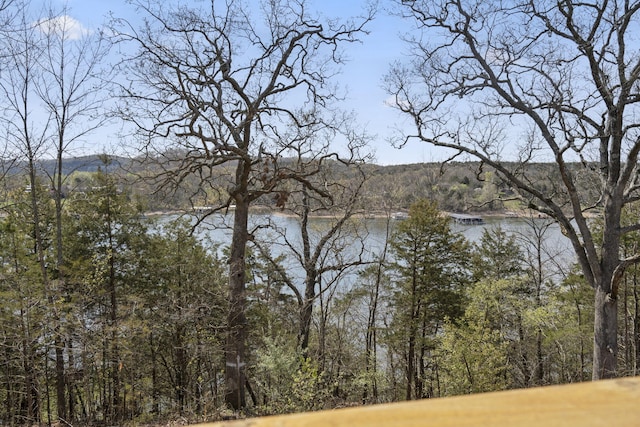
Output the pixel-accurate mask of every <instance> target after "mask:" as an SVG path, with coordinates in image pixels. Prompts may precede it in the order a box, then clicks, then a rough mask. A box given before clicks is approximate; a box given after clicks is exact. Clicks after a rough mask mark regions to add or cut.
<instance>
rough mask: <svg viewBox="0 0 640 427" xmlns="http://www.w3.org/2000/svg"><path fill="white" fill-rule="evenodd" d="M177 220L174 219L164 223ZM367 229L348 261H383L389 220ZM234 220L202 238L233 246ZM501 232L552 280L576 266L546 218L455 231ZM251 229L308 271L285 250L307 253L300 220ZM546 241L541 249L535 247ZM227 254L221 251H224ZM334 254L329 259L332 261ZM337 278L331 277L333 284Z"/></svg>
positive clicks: (349, 249)
mask: <svg viewBox="0 0 640 427" xmlns="http://www.w3.org/2000/svg"><path fill="white" fill-rule="evenodd" d="M171 218H173V217H172V216H168V217H166V218H164V219H163V220H168V219H171ZM362 221H364V224H363V227H361V228H362V229H364V230H366V231H364V232H363V233H362V240H360V239H358V238H357V236H356V235H355V234H350V235H346V236H343V237H342V239H341V240H340V242H339V245H341V246H340V247H341V248H342V249H341V250H340V251H339V254H338V255H335V256H344V257H345V258H349V257H351V258H353V257H355V256H357V254H358V253H360V252H362V254H363V258H364V259H366V260H373V259H375V258H376V257H378V256H379V255H380V254H381V253H382V250H383V248H384V243H385V238H386V231H387V230H386V226H387V221H386V219H383V218H370V219H364V220H362ZM232 223H233V216H232V215H231V214H228V215H225V216H222V215H221V216H218V217H215V218H213V217H212V218H209V219H207V221H206V222H205V223H203V224H201V225H200V226H199V227H198V229H197V230H198V233H199V234H200V235H201V236H203V237H206V238H208V239H210V240H211V241H213V242H216V243H219V244H220V246H221V247H224V246H227V245H229V243H230V242H231V226H232ZM329 223H330V222H329V220H327V219H321V218H316V219H313V221H312V224H311V227H310V229H311V233H312V244H315V242H317V241H318V240H319V239H320V238H321V237H322V235H323V234H324V231H325V230H326V228H327V227H328V226H329ZM397 223H398V221H395V220H391V222H390V226H391V227H393V226H394V225H395V224H397ZM267 224H270V225H272V226H275V227H276V228H277V229H278V230H279V233H275V232H273V231H270V229H269V228H267V227H264V226H265V225H267ZM496 227H501V228H502V229H503V230H504V231H505V232H507V233H509V234H513V235H514V236H515V237H516V239H517V240H518V242H519V243H520V245H521V248H522V249H523V251H524V252H525V253H527V252H528V253H530V254H531V255H530V256H533V257H535V254H536V250H537V247H538V246H540V247H541V250H542V259H543V262H544V263H545V270H547V271H546V273H547V275H548V277H549V278H551V277H555V278H558V277H557V275H561V274H562V271H565V270H567V269H568V267H569V266H570V265H571V264H573V263H574V260H575V255H574V254H573V249H572V248H571V245H570V243H569V240H568V239H567V238H566V237H565V236H563V235H562V233H561V232H560V228H559V227H558V225H557V224H553V223H550V222H549V221H548V220H544V219H523V218H485V221H484V223H483V224H481V225H461V224H455V223H452V229H453V230H454V231H456V232H459V233H461V234H462V235H463V236H464V237H465V238H466V239H467V240H469V241H470V242H477V241H478V240H479V239H480V237H481V236H482V233H483V232H484V230H487V229H491V228H496ZM250 228H251V229H252V230H255V232H254V235H255V237H256V238H257V239H259V240H261V241H263V242H266V243H268V245H269V247H270V249H271V251H272V253H273V254H275V255H279V254H284V255H285V266H286V267H287V270H288V271H290V272H291V273H292V274H293V275H294V276H296V275H298V276H300V278H302V269H301V267H300V265H299V263H297V260H296V257H295V255H294V254H293V253H292V252H291V249H289V248H287V247H286V246H285V245H284V242H285V241H287V242H288V243H289V244H290V245H292V246H293V247H294V248H297V250H298V251H299V250H301V243H300V242H301V239H300V226H299V224H298V221H297V218H295V217H290V216H285V215H280V214H278V213H269V214H254V215H252V216H251V217H250ZM538 241H539V242H540V245H537V244H536V243H535V242H538ZM220 250H221V249H220ZM333 257H334V255H331V254H330V255H329V256H328V260H329V261H330V260H331V259H332V258H333ZM330 279H331V277H329V278H327V280H330Z"/></svg>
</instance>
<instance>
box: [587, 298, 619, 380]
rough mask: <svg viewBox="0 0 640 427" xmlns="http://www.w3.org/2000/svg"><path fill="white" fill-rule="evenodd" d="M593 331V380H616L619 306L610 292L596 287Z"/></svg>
mask: <svg viewBox="0 0 640 427" xmlns="http://www.w3.org/2000/svg"><path fill="white" fill-rule="evenodd" d="M594 305H595V317H594V331H593V377H592V378H593V380H594V381H595V380H599V379H606V378H614V377H615V376H616V372H617V355H618V305H617V301H616V299H615V298H611V294H610V293H609V292H608V290H605V289H603V288H602V286H598V287H596V295H595V304H594Z"/></svg>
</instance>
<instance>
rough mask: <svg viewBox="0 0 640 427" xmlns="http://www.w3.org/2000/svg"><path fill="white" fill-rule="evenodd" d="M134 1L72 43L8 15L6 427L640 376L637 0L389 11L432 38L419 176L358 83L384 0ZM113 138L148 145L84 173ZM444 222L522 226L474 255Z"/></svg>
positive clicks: (44, 18) (398, 76)
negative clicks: (388, 146) (507, 220)
mask: <svg viewBox="0 0 640 427" xmlns="http://www.w3.org/2000/svg"><path fill="white" fill-rule="evenodd" d="M130 6H131V7H132V8H134V9H135V11H136V14H137V16H141V17H142V18H143V20H142V21H140V22H138V21H136V22H135V23H133V22H130V21H128V20H127V19H125V18H123V17H119V16H112V17H111V20H110V21H109V22H108V23H107V24H105V27H104V28H103V29H102V31H95V32H84V33H76V32H74V27H73V20H72V19H71V18H70V13H71V11H70V10H68V9H67V8H63V9H61V10H53V9H42V10H36V9H35V5H34V4H33V2H29V1H26V0H0V34H1V35H2V37H1V38H0V46H2V52H3V54H2V55H0V70H1V71H2V72H1V73H0V104H1V105H2V114H1V115H0V130H2V138H3V144H2V146H1V147H0V230H1V233H0V302H1V304H0V317H1V319H0V352H1V354H2V358H0V424H3V425H53V424H54V423H57V424H58V425H123V424H129V425H144V424H154V425H157V424H162V423H173V422H180V423H186V422H198V421H205V420H216V419H222V418H233V417H245V416H256V415H266V414H278V413H287V412H294V411H310V410H316V409H324V408H338V407H344V406H352V405H362V404H371V403H379V402H393V401H399V400H409V399H421V398H434V397H441V396H451V395H458V394H467V393H478V392H485V391H492V390H503V389H511V388H523V387H533V386H540V385H548V384H560V383H569V382H578V381H585V380H589V379H594V380H597V379H601V378H609V377H615V376H627V375H637V374H638V369H639V368H640V289H639V288H640V284H638V282H639V280H638V277H639V275H640V270H638V263H639V262H640V250H639V249H638V248H639V247H640V246H639V244H638V243H639V242H640V234H639V233H640V214H639V210H638V203H639V200H640V169H639V168H638V155H639V154H640V137H639V136H638V135H639V134H638V125H637V123H635V120H636V117H637V113H636V112H635V109H636V108H637V105H639V103H640V96H639V95H638V93H639V92H638V91H639V81H640V59H638V55H637V54H638V50H637V48H636V47H635V46H634V45H633V43H631V41H634V40H636V39H637V34H636V32H637V31H638V30H637V28H640V26H638V24H639V22H638V21H639V19H638V18H639V17H640V3H639V2H631V1H609V2H592V3H591V2H572V1H560V2H558V1H555V0H554V1H546V0H535V1H534V0H522V1H518V2H515V3H513V4H505V3H503V2H483V1H474V0H434V1H433V2H420V1H404V0H403V1H398V2H393V5H392V6H390V7H391V8H392V9H393V11H394V12H395V13H397V14H399V15H401V16H402V19H405V20H406V22H411V23H413V24H414V25H415V31H416V33H415V34H413V35H412V36H410V37H409V36H407V37H406V38H405V41H406V43H407V45H408V46H409V47H410V48H411V50H410V54H409V55H408V56H407V57H406V58H404V59H403V60H401V61H399V62H395V63H393V64H390V71H389V74H388V75H387V76H386V77H384V85H385V88H386V90H387V91H388V93H389V94H390V95H391V99H392V100H393V101H392V103H394V104H395V107H396V108H397V109H398V110H399V111H400V113H401V114H404V115H406V116H407V117H408V118H409V119H410V120H409V121H410V123H412V126H413V128H412V129H411V130H410V131H407V130H406V129H405V130H404V131H403V132H405V133H402V134H400V135H398V137H397V140H395V141H394V142H395V144H396V145H397V146H400V147H401V146H402V145H404V144H405V143H407V142H408V141H410V140H419V141H421V142H422V143H424V144H431V145H434V146H438V147H442V148H445V149H447V150H449V152H450V153H451V157H450V158H449V161H446V162H443V163H441V164H440V163H439V164H435V163H431V164H413V165H395V166H378V165H375V164H374V163H373V157H372V155H371V153H370V150H369V147H370V143H371V142H372V138H373V137H372V136H371V135H368V134H367V132H366V131H365V130H364V129H363V128H362V127H361V126H360V125H359V124H358V119H357V117H356V116H355V115H354V114H353V113H351V112H346V111H343V109H342V104H341V101H342V100H343V94H342V93H341V91H340V89H339V87H338V85H337V84H335V83H336V78H337V77H336V76H338V75H339V73H340V70H341V67H342V66H343V64H344V63H345V61H346V58H347V57H348V55H346V54H345V52H347V51H348V50H349V48H350V46H352V45H355V44H357V43H358V42H359V41H360V40H361V39H362V38H363V37H366V35H367V32H368V31H369V25H370V24H371V23H372V22H373V21H374V20H375V17H376V13H378V10H376V6H378V5H376V4H374V3H371V4H369V6H368V8H365V9H363V10H362V13H361V14H360V15H359V16H355V17H340V18H330V17H323V16H314V15H313V13H312V9H311V8H308V7H306V4H305V2H304V1H303V0H296V1H293V0H265V1H261V2H260V7H255V8H252V7H247V5H246V4H245V3H244V2H242V1H241V0H226V1H224V2H220V1H218V0H209V1H205V2H194V3H193V4H181V5H178V4H174V3H171V2H164V1H160V0H144V1H142V0H132V1H131V2H130ZM433 35H435V37H432V36H433ZM113 124H115V125H116V127H118V128H120V133H119V135H118V141H117V142H114V144H115V145H117V146H118V148H119V149H120V150H121V151H122V152H123V153H124V152H128V154H130V155H128V156H125V155H122V156H112V155H108V154H96V155H91V156H88V157H85V158H84V159H77V158H74V157H73V155H74V152H75V150H79V151H81V150H83V149H86V148H87V146H88V145H90V144H92V143H95V139H94V138H95V137H96V136H95V135H96V134H97V133H99V131H100V130H101V129H102V128H104V127H105V126H106V125H113ZM96 146H98V144H96ZM129 150H131V151H129ZM507 151H510V152H512V156H511V157H512V158H511V159H509V160H508V159H507V158H508V156H505V153H506V152H507ZM85 165H88V166H85ZM444 210H446V211H454V212H487V213H489V212H491V213H493V212H502V213H504V212H505V211H508V212H513V213H517V214H518V215H520V216H521V219H520V221H521V224H522V227H521V228H520V230H521V231H518V232H507V231H505V230H503V229H502V228H500V227H494V228H487V229H486V230H484V232H483V234H482V236H481V238H480V239H479V240H477V241H474V242H470V241H468V240H466V239H465V238H464V237H463V236H462V235H461V234H459V233H456V232H454V229H453V228H452V226H451V223H450V220H449V219H448V217H447V216H446V215H443V214H442V211H444ZM157 211H172V212H171V215H168V214H167V212H164V214H157ZM398 211H400V212H402V213H406V218H405V219H403V220H400V221H399V220H395V219H393V214H394V213H396V212H398ZM152 212H154V213H156V215H151V213H152ZM256 212H260V213H262V215H259V220H258V221H256V219H255V215H254V214H255V213H256ZM275 213H277V214H278V215H280V216H282V215H286V217H287V218H289V219H291V221H292V223H294V224H295V227H283V226H282V223H281V222H279V221H277V220H276V219H277V216H276V215H275ZM372 217H375V218H376V220H377V221H379V222H380V221H381V222H382V223H384V224H385V225H384V232H383V233H382V234H383V235H384V238H380V239H378V240H377V241H376V242H375V244H372V242H371V240H369V239H370V238H371V235H372V230H371V229H370V228H369V227H370V219H371V218H372ZM553 227H557V228H559V230H560V232H561V233H562V234H563V235H564V236H565V237H566V239H567V241H569V242H570V244H571V254H565V253H558V250H559V249H558V247H556V246H554V245H553V244H550V243H549V240H548V234H549V233H550V230H551V229H553ZM209 231H217V232H222V234H220V233H209ZM212 236H224V237H220V238H213V237H212ZM567 255H569V256H568V258H570V259H573V260H575V263H570V264H568V265H567V264H566V263H562V262H560V259H566V258H567Z"/></svg>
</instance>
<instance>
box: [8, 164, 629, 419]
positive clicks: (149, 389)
mask: <svg viewBox="0 0 640 427" xmlns="http://www.w3.org/2000/svg"><path fill="white" fill-rule="evenodd" d="M91 179H92V181H91V184H92V185H91V189H88V190H86V191H75V192H71V193H69V194H68V195H67V197H66V198H65V204H64V210H63V221H62V223H63V224H64V226H63V230H62V232H63V235H62V241H63V243H64V246H63V261H62V264H61V265H62V266H63V267H62V268H61V269H60V270H59V271H58V270H54V269H52V268H50V267H47V268H48V269H49V271H50V273H49V274H50V276H49V282H48V286H47V287H44V286H43V281H42V268H41V266H40V265H39V261H38V252H37V247H38V246H39V245H42V248H43V249H42V250H43V251H44V257H45V259H46V260H47V262H49V260H54V259H55V242H56V236H55V232H54V231H55V203H54V197H52V194H51V192H50V191H49V190H48V186H47V185H45V184H44V183H41V184H40V185H37V186H36V187H34V188H32V189H31V191H30V192H27V191H25V189H24V187H21V188H17V189H15V190H13V191H11V192H8V193H5V197H6V199H5V205H4V208H3V217H2V221H1V222H2V238H1V245H0V257H1V259H2V261H3V263H2V275H1V278H2V297H3V301H4V304H3V307H2V312H1V316H2V322H0V323H1V324H2V332H1V333H2V352H3V361H2V370H1V371H0V378H1V379H0V383H1V384H2V388H1V389H0V397H1V400H2V402H3V405H2V407H1V410H0V418H1V419H2V420H3V422H4V423H6V424H10V425H11V424H23V423H31V424H33V423H45V424H46V423H50V422H51V421H53V420H56V419H58V417H59V414H60V412H59V411H60V410H61V409H60V408H61V407H63V408H64V410H65V418H64V419H65V420H66V422H69V423H70V424H75V423H80V424H83V425H84V424H94V423H104V422H107V423H111V424H113V423H116V424H117V423H123V422H125V421H126V422H134V423H140V424H144V423H149V422H162V420H164V422H166V421H167V420H170V419H176V418H177V417H180V419H185V420H190V421H202V420H210V419H219V418H220V417H223V416H226V415H228V412H226V410H225V409H224V408H225V404H224V401H225V397H224V381H223V379H224V363H225V359H224V342H225V328H226V322H227V320H226V313H227V309H228V307H227V305H228V300H227V298H226V282H227V279H226V275H227V266H226V262H225V258H226V256H227V254H228V244H229V242H228V241H226V242H225V241H221V242H213V241H208V240H206V239H205V238H204V237H203V236H206V233H205V234H203V233H196V234H193V233H192V231H193V229H192V227H193V224H194V220H195V217H194V216H184V217H180V216H177V215H173V216H158V217H155V216H154V217H147V216H145V215H144V210H143V209H144V203H143V201H142V200H140V199H138V198H136V197H135V196H133V195H131V194H130V192H128V191H126V190H122V187H121V186H120V185H119V183H118V181H117V179H118V175H117V174H115V173H113V174H111V173H108V172H105V171H103V170H99V171H98V172H94V173H92V174H91ZM33 194H35V195H36V199H37V201H38V205H39V207H40V212H41V213H40V221H39V224H38V225H37V227H39V228H40V230H41V233H40V239H41V242H40V244H37V243H36V241H35V234H34V232H33V230H34V227H35V226H36V225H34V223H33V214H32V211H31V208H30V206H31V204H30V201H29V199H30V198H31V196H32V195H33ZM9 201H10V202H11V203H6V202H9ZM284 210H285V211H286V212H290V213H291V215H295V213H294V212H293V206H291V207H290V208H289V207H285V208H284ZM171 218H173V219H171ZM300 218H303V216H300ZM340 220H341V217H338V216H336V217H333V220H331V221H328V220H327V219H326V218H324V220H323V221H322V222H321V223H320V225H319V224H316V225H313V220H311V223H312V225H311V228H310V229H309V230H308V231H309V240H308V244H309V245H310V249H309V250H310V252H311V253H313V252H314V251H315V250H316V248H319V256H318V257H316V258H313V257H309V259H308V260H307V264H305V265H303V270H302V271H307V272H309V271H314V272H315V274H316V276H314V277H313V278H312V280H311V283H312V286H311V291H315V294H311V295H310V294H308V293H305V291H308V287H307V285H306V283H307V282H306V280H305V279H303V278H299V271H301V269H300V267H295V266H292V264H291V262H290V261H291V260H292V259H297V257H298V256H303V253H304V252H305V249H304V247H303V244H302V242H305V240H304V239H300V240H296V239H293V238H292V236H291V235H289V238H290V239H291V241H290V244H291V247H290V248H285V249H280V250H278V252H279V255H278V256H275V255H273V254H272V252H273V251H271V252H270V251H269V249H274V245H273V242H274V241H273V240H269V239H270V238H271V239H272V238H273V237H272V236H273V234H271V233H272V232H270V233H269V234H260V233H257V232H256V234H255V236H256V238H255V240H254V241H253V244H252V245H251V246H250V247H249V248H248V258H247V277H248V283H247V286H248V287H247V292H248V295H249V297H248V306H247V318H248V323H249V331H250V333H249V336H248V338H247V347H248V354H249V363H250V367H249V369H248V371H247V385H248V390H249V396H250V402H249V403H248V408H250V409H249V413H250V414H252V415H260V414H274V413H286V412H291V411H306V410H315V409H323V408H335V407H343V406H350V405H360V404H365V403H367V404H368V403H377V402H391V401H398V400H404V399H417V398H427V397H440V396H450V395H457V394H466V393H477V392H483V391H491V390H503V389H509V388H521V387H531V386H538V385H547V384H558V383H567V382H576V381H584V380H588V379H589V378H590V375H591V345H592V344H591V336H592V324H593V314H592V308H593V290H592V289H591V288H590V287H589V286H588V285H587V283H586V282H585V280H584V279H583V278H581V276H580V274H577V273H576V270H575V269H573V268H571V266H570V265H569V266H563V265H556V264H555V262H554V259H556V258H557V257H554V256H553V255H554V254H553V252H552V251H554V250H555V248H554V247H547V246H546V245H545V241H546V238H545V236H546V235H545V233H547V229H548V227H549V226H550V225H551V224H552V222H551V221H550V220H546V219H538V218H535V219H534V218H531V219H526V220H525V219H522V221H523V222H524V224H525V225H526V226H525V229H526V230H527V231H526V232H522V233H506V232H505V231H503V230H502V229H501V228H499V227H496V228H487V229H486V230H485V232H484V234H483V235H482V238H481V239H480V240H479V241H477V242H476V243H471V242H469V241H467V240H466V239H465V238H464V237H462V235H460V234H458V233H455V232H453V231H452V228H451V224H450V222H449V221H450V220H449V219H448V218H447V217H446V216H442V215H441V214H440V211H439V209H438V207H437V205H436V204H435V203H434V202H431V201H428V200H425V199H422V200H416V201H414V202H413V204H412V205H411V208H410V210H409V218H408V219H406V220H404V221H397V220H388V221H387V226H388V240H387V242H386V243H385V244H384V245H382V246H381V247H380V249H379V251H377V252H375V253H372V254H370V255H371V257H369V258H367V259H364V258H363V257H361V256H360V255H362V254H360V255H359V253H358V252H357V251H353V250H349V251H345V250H344V244H345V242H343V240H344V239H345V238H346V239H349V244H350V245H353V244H354V243H353V241H354V239H355V237H356V236H363V235H364V233H365V232H366V226H367V221H366V220H364V219H363V218H362V217H360V216H358V217H352V218H350V219H349V220H348V221H345V222H343V223H342V225H341V231H340V232H341V233H343V236H337V235H335V234H334V235H331V236H330V237H329V238H328V240H329V243H326V242H325V243H324V246H323V247H321V245H322V244H323V240H324V239H325V237H326V236H329V230H330V229H331V228H332V227H333V226H334V225H336V224H337V223H338V222H340ZM263 225H264V224H263ZM203 227H204V225H203ZM274 230H275V231H277V230H276V229H274ZM285 231H286V230H285ZM289 232H291V230H289ZM345 233H346V234H345ZM265 240H266V241H265ZM294 241H295V242H299V244H298V245H297V244H296V243H295V242H294ZM269 242H271V243H269ZM637 244H638V241H637V240H635V241H628V242H625V248H627V247H628V248H629V250H632V248H633V247H634V245H637ZM296 249H297V250H298V251H299V252H298V253H296V252H293V251H294V250H296ZM550 251H551V252H550ZM345 254H351V258H347V257H345ZM297 272H298V273H297ZM636 274H637V273H636V272H635V269H632V270H630V271H629V272H627V275H626V276H625V280H624V281H623V283H622V288H621V296H623V298H621V303H622V304H624V307H625V310H624V311H623V312H622V313H621V319H620V320H621V324H623V325H625V327H624V328H621V330H620V334H619V340H620V344H621V348H623V349H624V351H622V352H621V353H620V366H621V371H620V374H621V375H635V374H637V372H638V368H639V367H640V357H638V356H639V355H638V350H639V349H640V346H639V345H638V344H639V343H638V336H639V335H638V332H639V331H638V327H639V325H640V312H639V311H638V306H639V305H640V293H639V291H640V289H638V288H639V286H638V284H637V282H638V280H637V277H636ZM349 277H351V279H349ZM61 278H64V280H62V279H61ZM354 278H355V279H354ZM347 283H348V285H346V284H347ZM309 305H310V306H312V307H313V310H312V311H309V317H308V318H307V317H305V313H306V310H305V307H308V306H309ZM305 321H308V324H305V323H304V322H305ZM305 325H306V326H305ZM57 351H61V352H62V353H63V359H62V360H63V363H64V376H63V384H62V388H63V391H62V393H61V396H63V398H64V399H65V401H64V405H60V403H61V402H59V401H58V399H59V397H58V396H59V395H58V394H57V387H58V384H57V377H56V369H57V368H56V352H57Z"/></svg>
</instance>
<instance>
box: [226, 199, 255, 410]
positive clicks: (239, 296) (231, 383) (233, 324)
mask: <svg viewBox="0 0 640 427" xmlns="http://www.w3.org/2000/svg"><path fill="white" fill-rule="evenodd" d="M248 218H249V201H248V200H247V199H246V198H241V197H236V209H235V213H234V223H233V237H232V240H231V252H230V257H229V313H228V316H227V328H228V330H227V342H226V348H225V360H226V367H225V386H226V393H225V401H226V403H227V404H228V405H229V406H230V407H231V408H233V409H236V410H237V409H241V408H244V407H245V406H246V396H245V382H246V377H245V364H246V357H245V347H246V343H245V341H246V336H247V331H246V329H247V319H246V315H245V306H246V294H245V276H246V274H245V267H246V265H245V264H246V261H245V250H246V246H247V241H248V231H247V225H248Z"/></svg>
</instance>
